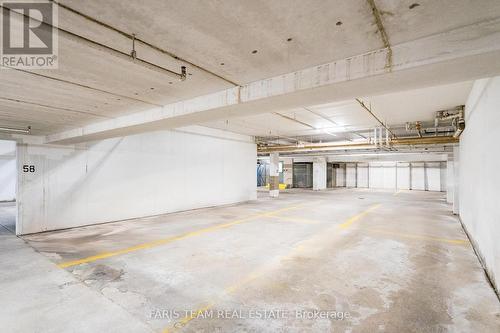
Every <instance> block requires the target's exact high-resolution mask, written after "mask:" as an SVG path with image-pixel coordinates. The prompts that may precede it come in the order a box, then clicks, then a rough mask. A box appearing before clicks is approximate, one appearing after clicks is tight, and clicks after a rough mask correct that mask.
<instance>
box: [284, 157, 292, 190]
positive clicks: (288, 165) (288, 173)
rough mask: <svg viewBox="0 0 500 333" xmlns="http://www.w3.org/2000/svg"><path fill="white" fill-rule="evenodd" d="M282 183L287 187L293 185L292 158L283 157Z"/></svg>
mask: <svg viewBox="0 0 500 333" xmlns="http://www.w3.org/2000/svg"><path fill="white" fill-rule="evenodd" d="M282 161H283V183H285V185H286V187H287V188H291V187H293V158H283V159H282Z"/></svg>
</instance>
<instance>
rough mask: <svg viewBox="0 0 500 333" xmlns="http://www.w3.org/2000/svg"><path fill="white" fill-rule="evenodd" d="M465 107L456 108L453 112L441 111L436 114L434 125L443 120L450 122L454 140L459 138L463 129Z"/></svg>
mask: <svg viewBox="0 0 500 333" xmlns="http://www.w3.org/2000/svg"><path fill="white" fill-rule="evenodd" d="M464 109H465V106H464V105H461V106H458V107H456V108H455V109H454V110H443V111H438V112H436V120H435V123H436V125H438V124H439V122H440V121H443V120H451V121H452V125H453V127H454V128H455V133H454V134H453V137H454V138H459V137H460V135H461V134H462V132H463V131H464V129H465V117H464Z"/></svg>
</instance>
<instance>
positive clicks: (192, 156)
mask: <svg viewBox="0 0 500 333" xmlns="http://www.w3.org/2000/svg"><path fill="white" fill-rule="evenodd" d="M192 132H193V131H191V133H188V132H181V131H157V132H149V133H144V134H139V135H133V136H127V137H123V138H116V139H108V140H104V141H98V142H92V143H86V144H82V145H81V146H79V147H78V148H72V147H64V146H53V147H48V146H37V145H19V147H18V159H19V163H20V164H30V165H34V166H35V167H36V172H34V173H23V172H21V171H19V177H20V178H19V180H20V183H19V195H18V201H19V220H18V228H17V231H18V233H19V234H26V233H34V232H40V231H45V230H56V229H61V228H69V227H76V226H82V225H88V224H95V223H102V222H109V221H117V220H122V219H129V218H135V217H143V216H150V215H156V214H164V213H169V212H175V211H182V210H187V209H194V208H200V207H208V206H216V205H223V204H230V203H235V202H241V201H246V200H252V199H255V198H256V172H255V161H256V146H255V144H254V143H253V142H252V140H251V138H249V137H246V136H237V135H232V134H229V133H227V132H222V131H216V130H204V131H203V135H200V134H194V133H192ZM195 132H200V130H196V129H195ZM229 136H231V137H229Z"/></svg>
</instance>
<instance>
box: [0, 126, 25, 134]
mask: <svg viewBox="0 0 500 333" xmlns="http://www.w3.org/2000/svg"><path fill="white" fill-rule="evenodd" d="M0 132H7V133H21V134H31V126H28V127H27V128H26V129H24V128H13V127H3V126H0Z"/></svg>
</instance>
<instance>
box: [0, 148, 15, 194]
mask: <svg viewBox="0 0 500 333" xmlns="http://www.w3.org/2000/svg"><path fill="white" fill-rule="evenodd" d="M16 182H17V171H16V143H15V142H14V141H4V140H0V201H13V200H15V199H16Z"/></svg>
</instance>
